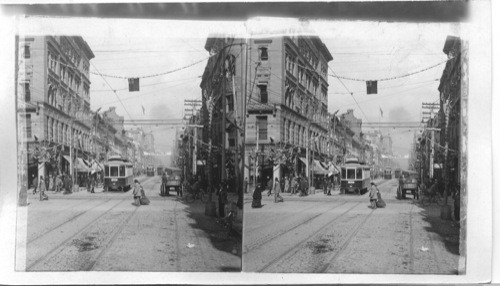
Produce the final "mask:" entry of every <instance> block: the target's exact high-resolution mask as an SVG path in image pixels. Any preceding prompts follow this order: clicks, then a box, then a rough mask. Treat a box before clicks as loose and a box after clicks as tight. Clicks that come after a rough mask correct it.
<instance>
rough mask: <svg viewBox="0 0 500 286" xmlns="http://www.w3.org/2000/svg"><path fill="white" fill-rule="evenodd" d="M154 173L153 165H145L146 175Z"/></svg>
mask: <svg viewBox="0 0 500 286" xmlns="http://www.w3.org/2000/svg"><path fill="white" fill-rule="evenodd" d="M154 175H155V167H153V166H152V165H149V166H147V167H146V176H148V177H152V176H154Z"/></svg>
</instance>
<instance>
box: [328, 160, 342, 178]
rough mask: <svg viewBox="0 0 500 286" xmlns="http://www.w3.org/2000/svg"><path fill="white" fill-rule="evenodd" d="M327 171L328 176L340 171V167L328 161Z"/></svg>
mask: <svg viewBox="0 0 500 286" xmlns="http://www.w3.org/2000/svg"><path fill="white" fill-rule="evenodd" d="M328 171H329V173H328V176H332V175H337V174H338V173H340V168H339V167H338V166H335V165H334V164H333V163H330V164H329V168H328Z"/></svg>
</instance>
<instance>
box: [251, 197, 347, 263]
mask: <svg viewBox="0 0 500 286" xmlns="http://www.w3.org/2000/svg"><path fill="white" fill-rule="evenodd" d="M346 203H347V202H345V201H344V202H343V203H341V204H338V205H336V206H334V207H332V208H330V209H328V210H326V211H325V212H321V213H319V214H315V215H313V216H311V217H308V218H306V219H304V220H301V221H298V222H296V223H294V224H291V225H290V226H291V227H290V226H289V228H287V229H284V230H282V231H277V232H275V233H271V234H269V235H266V236H264V237H262V238H260V239H258V240H257V241H256V242H255V243H252V244H250V245H249V246H245V252H243V254H245V253H248V252H249V251H252V250H254V249H257V248H259V247H261V246H262V245H264V244H267V243H269V242H271V241H272V240H273V239H275V238H276V237H278V236H281V235H283V234H285V233H288V232H290V231H292V230H294V229H296V228H298V227H300V226H302V225H304V224H306V223H308V222H310V221H312V220H313V219H315V218H317V217H319V216H321V215H324V214H325V213H327V212H329V211H331V210H334V209H336V208H338V207H340V206H343V205H345V204H346ZM318 205H320V204H315V205H313V206H311V207H309V208H306V209H304V210H302V211H306V210H310V209H312V208H315V207H317V206H318Z"/></svg>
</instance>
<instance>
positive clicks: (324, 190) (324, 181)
mask: <svg viewBox="0 0 500 286" xmlns="http://www.w3.org/2000/svg"><path fill="white" fill-rule="evenodd" d="M323 194H325V195H326V194H328V186H327V178H326V175H325V177H324V178H323Z"/></svg>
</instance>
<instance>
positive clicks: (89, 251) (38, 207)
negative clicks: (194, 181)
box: [26, 176, 241, 272]
mask: <svg viewBox="0 0 500 286" xmlns="http://www.w3.org/2000/svg"><path fill="white" fill-rule="evenodd" d="M160 179H161V178H160V177H159V176H155V177H141V178H140V181H141V182H142V185H143V187H144V190H145V192H146V196H148V198H149V199H150V200H151V203H150V204H149V205H142V206H140V207H135V206H134V205H132V202H133V198H132V191H128V192H125V193H120V192H107V193H103V192H102V190H100V189H98V190H97V191H96V193H94V194H91V193H88V192H87V191H84V190H83V188H81V191H80V192H75V193H73V194H70V195H62V194H55V193H53V192H47V194H48V196H49V200H48V201H39V200H38V194H37V195H33V194H32V193H31V190H30V194H29V202H30V205H29V207H28V227H27V229H28V234H27V251H26V253H27V257H26V270H27V271H47V270H50V271H90V270H93V271H196V272H205V271H240V269H241V258H240V257H241V240H240V238H237V237H235V235H232V234H228V231H227V230H225V229H223V228H222V227H221V226H220V225H219V224H217V223H216V222H215V219H213V218H209V217H207V216H205V214H204V205H203V204H202V203H201V202H200V201H195V202H193V203H191V204H186V203H185V202H184V201H182V200H177V199H176V197H175V195H174V193H175V192H174V191H173V190H172V191H171V192H170V194H171V195H173V196H170V197H160V196H159V194H158V192H159V190H160V181H161V180H160Z"/></svg>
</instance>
